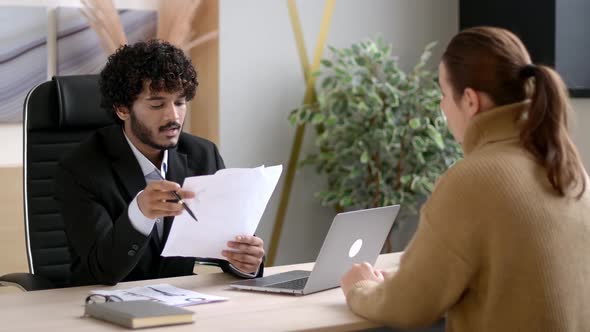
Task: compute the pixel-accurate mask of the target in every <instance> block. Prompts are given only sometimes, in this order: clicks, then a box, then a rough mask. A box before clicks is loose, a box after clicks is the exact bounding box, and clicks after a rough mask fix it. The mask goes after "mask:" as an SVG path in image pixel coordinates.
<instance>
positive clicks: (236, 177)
mask: <svg viewBox="0 0 590 332" xmlns="http://www.w3.org/2000/svg"><path fill="white" fill-rule="evenodd" d="M282 171H283V167H282V166H281V165H278V166H272V167H264V166H261V167H257V168H229V169H223V170H219V171H218V172H217V173H215V174H214V175H206V176H195V177H190V178H186V179H185V180H184V185H183V188H184V189H186V190H190V191H193V192H194V193H195V194H196V198H194V199H191V200H187V201H186V203H187V204H188V206H189V207H190V208H191V210H192V211H193V212H194V214H195V215H196V216H197V219H198V221H195V220H194V219H192V218H191V216H190V215H189V214H188V213H187V212H186V211H184V212H183V213H182V214H181V215H180V216H177V217H176V218H175V219H174V223H173V224H172V228H171V230H170V234H169V235H168V240H167V241H166V246H165V247H164V250H163V251H162V256H185V257H208V258H221V259H225V258H224V257H223V256H222V255H221V251H222V250H229V248H228V247H227V242H228V241H232V240H234V239H235V237H236V236H237V235H252V234H254V232H255V231H256V227H258V223H259V222H260V218H262V214H263V213H264V210H265V208H266V205H267V204H268V201H269V200H270V197H271V196H272V193H273V191H274V189H275V187H276V185H277V183H278V181H279V178H280V176H281V172H282Z"/></svg>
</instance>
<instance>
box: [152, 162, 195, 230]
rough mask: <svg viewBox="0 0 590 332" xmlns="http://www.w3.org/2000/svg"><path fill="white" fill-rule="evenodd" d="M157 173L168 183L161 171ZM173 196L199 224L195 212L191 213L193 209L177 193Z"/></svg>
mask: <svg viewBox="0 0 590 332" xmlns="http://www.w3.org/2000/svg"><path fill="white" fill-rule="evenodd" d="M156 173H158V176H159V177H160V179H162V180H164V181H166V179H164V177H163V176H162V173H160V170H158V169H156ZM172 194H174V196H175V197H176V199H177V200H178V203H180V204H181V205H182V207H184V209H185V210H186V212H188V214H190V215H191V217H193V219H195V221H197V222H198V221H199V219H197V217H196V216H195V214H194V213H193V211H191V208H189V207H188V205H187V204H186V203H185V202H184V201H183V200H182V197H180V195H179V194H178V193H177V192H176V191H173V192H172Z"/></svg>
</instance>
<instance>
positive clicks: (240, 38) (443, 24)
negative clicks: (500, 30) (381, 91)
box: [220, 0, 458, 264]
mask: <svg viewBox="0 0 590 332" xmlns="http://www.w3.org/2000/svg"><path fill="white" fill-rule="evenodd" d="M297 4H298V9H299V16H300V19H301V24H302V27H303V30H304V37H305V41H306V47H307V51H308V54H309V58H310V61H311V59H312V58H313V52H314V48H315V43H316V39H317V35H318V31H319V27H320V22H321V18H322V12H323V6H324V1H319V0H299V1H298V2H297ZM457 12H458V2H457V0H445V1H441V0H363V1H359V0H338V1H336V6H335V10H334V16H333V18H332V25H331V28H330V33H329V37H328V44H329V45H333V46H336V47H344V46H348V45H350V44H351V43H352V42H355V41H358V40H361V39H365V38H367V37H374V36H376V35H382V36H383V37H384V39H385V40H386V41H389V42H391V43H392V44H393V46H394V47H393V50H394V52H395V53H396V54H398V55H399V56H400V57H401V64H402V66H404V67H406V68H407V67H408V66H409V65H411V64H413V63H414V61H415V59H416V58H417V56H418V55H419V54H420V53H421V50H422V49H423V47H424V46H425V45H426V44H427V43H428V42H430V41H432V40H439V41H440V45H442V46H441V47H440V48H439V49H438V50H437V52H436V53H435V56H436V58H438V56H439V55H440V50H441V48H442V47H443V46H444V45H446V43H447V42H448V40H449V39H450V37H451V36H452V35H453V34H455V33H456V32H457V29H458V23H457V22H458V17H457ZM303 94H304V81H303V74H302V72H301V70H300V64H299V58H298V55H297V49H296V46H295V42H294V37H293V32H292V29H291V24H290V20H289V13H288V10H287V1H285V0H281V1H278V0H257V1H256V2H255V5H253V2H251V1H242V0H220V145H221V147H220V148H221V153H222V155H223V156H224V158H225V161H226V164H227V165H228V166H229V167H252V166H257V165H261V164H266V165H273V164H279V163H280V164H283V165H284V166H285V167H286V163H287V161H288V158H289V152H290V149H291V145H292V140H293V135H294V128H292V127H291V126H290V125H289V123H288V121H287V117H288V114H289V112H290V111H291V110H292V109H294V108H296V107H297V106H298V105H300V104H301V102H302V100H303ZM304 145H305V147H304V151H310V149H311V148H312V146H313V135H311V133H310V131H309V130H308V132H307V135H306V140H305V144H304ZM283 177H284V174H283ZM323 185H324V181H323V180H322V178H321V177H319V176H317V175H316V174H315V171H314V169H313V168H305V169H302V170H299V172H298V173H297V175H296V178H295V183H294V186H293V192H292V195H291V200H290V204H289V209H288V213H287V217H286V220H285V226H284V228H283V236H282V239H281V245H280V248H279V252H278V256H277V261H276V262H275V263H277V264H282V263H293V262H301V261H311V260H314V259H315V256H316V255H317V252H318V250H319V247H320V245H321V243H322V241H323V239H324V237H325V234H326V232H327V229H328V227H329V225H330V223H331V221H332V218H333V216H334V213H333V211H332V210H331V209H329V208H323V207H321V206H320V205H319V204H318V201H317V200H316V199H315V198H314V197H313V193H314V192H316V191H318V190H320V189H321V188H322V187H323ZM281 189H282V182H281V183H280V184H279V187H278V188H277V190H276V191H275V194H274V196H273V198H272V200H271V202H270V204H269V207H268V208H267V211H266V212H265V215H264V217H263V220H262V222H261V225H260V226H259V229H258V231H257V233H258V235H259V236H261V237H262V238H263V239H264V240H265V242H266V244H268V243H269V240H270V234H271V232H272V226H273V222H274V218H275V215H276V211H277V205H278V198H279V193H280V191H281Z"/></svg>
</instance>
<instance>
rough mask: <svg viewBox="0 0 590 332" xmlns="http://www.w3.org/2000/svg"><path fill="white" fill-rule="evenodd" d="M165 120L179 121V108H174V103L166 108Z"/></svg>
mask: <svg viewBox="0 0 590 332" xmlns="http://www.w3.org/2000/svg"><path fill="white" fill-rule="evenodd" d="M166 119H167V120H179V119H180V107H178V106H176V105H175V104H174V103H170V104H169V105H168V107H166Z"/></svg>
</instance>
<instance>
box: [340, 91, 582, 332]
mask: <svg viewBox="0 0 590 332" xmlns="http://www.w3.org/2000/svg"><path fill="white" fill-rule="evenodd" d="M527 105H528V104H527V103H526V102H523V103H518V104H511V105H507V106H503V107H500V108H496V109H493V110H490V111H487V112H484V113H482V114H479V115H477V116H475V117H474V118H473V120H472V122H471V124H470V125H469V127H468V129H467V132H466V135H465V139H464V142H463V150H464V152H465V158H464V159H463V160H462V161H460V162H458V163H457V164H456V165H455V166H453V167H452V168H451V169H449V170H448V171H447V172H446V173H445V174H444V175H443V176H442V177H441V178H440V179H439V181H438V182H437V185H436V187H435V189H434V192H433V193H432V195H431V197H430V198H429V199H428V201H427V202H426V203H425V205H424V206H423V208H422V210H421V214H420V223H419V226H418V229H417V231H416V234H415V235H414V238H413V239H412V241H411V242H410V244H409V245H408V248H407V249H406V251H405V253H404V254H403V256H402V258H401V263H400V267H399V270H398V271H397V273H395V275H393V276H392V277H390V278H388V279H386V280H385V282H382V283H376V282H373V281H368V280H364V281H360V282H358V283H356V284H355V285H354V287H353V288H352V290H350V291H349V292H348V294H347V296H346V297H347V302H348V304H349V306H350V308H351V309H352V311H354V312H355V313H357V314H359V315H361V316H364V317H366V318H368V319H370V320H374V321H378V322H382V323H385V324H388V325H393V326H398V327H419V326H425V325H429V324H431V323H432V322H434V321H436V320H437V319H439V318H440V317H443V316H444V315H445V314H446V321H447V323H446V324H447V326H446V331H447V332H457V331H590V196H589V194H584V196H582V198H581V199H580V200H577V199H575V198H565V197H560V196H559V195H557V194H556V192H555V191H554V190H553V189H552V188H551V185H550V184H549V181H548V180H547V176H546V171H545V169H543V168H542V167H541V166H540V165H539V164H537V163H536V162H535V160H534V158H533V156H532V155H531V154H530V153H528V152H527V151H526V150H525V149H524V148H523V147H522V146H521V145H520V143H519V138H518V136H519V128H518V124H517V123H516V122H515V121H514V119H515V118H516V115H517V114H519V113H521V112H522V111H523V110H525V108H526V107H527ZM586 178H587V176H586ZM587 181H588V180H587ZM588 187H589V188H590V182H588ZM586 193H588V190H586ZM572 196H574V195H572Z"/></svg>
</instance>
